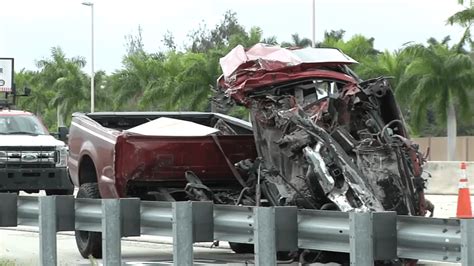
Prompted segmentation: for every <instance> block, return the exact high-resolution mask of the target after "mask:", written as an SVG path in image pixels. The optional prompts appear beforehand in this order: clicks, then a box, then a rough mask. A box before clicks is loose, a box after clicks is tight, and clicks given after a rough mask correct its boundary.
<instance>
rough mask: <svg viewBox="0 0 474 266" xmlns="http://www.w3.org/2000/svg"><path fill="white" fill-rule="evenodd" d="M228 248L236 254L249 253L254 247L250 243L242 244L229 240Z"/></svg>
mask: <svg viewBox="0 0 474 266" xmlns="http://www.w3.org/2000/svg"><path fill="white" fill-rule="evenodd" d="M229 246H230V249H232V251H234V252H235V253H237V254H251V253H253V252H254V247H253V245H252V244H242V243H235V242H229Z"/></svg>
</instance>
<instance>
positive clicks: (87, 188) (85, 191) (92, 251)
mask: <svg viewBox="0 0 474 266" xmlns="http://www.w3.org/2000/svg"><path fill="white" fill-rule="evenodd" d="M76 198H86V199H100V192H99V186H98V185H97V183H85V184H82V185H81V186H80V187H79V191H78V192H77V196H76ZM74 235H75V238H76V245H77V249H78V250H79V253H81V255H82V257H84V258H86V259H87V258H89V257H90V256H92V257H94V258H97V259H100V258H102V233H98V232H89V231H79V230H76V231H75V234H74Z"/></svg>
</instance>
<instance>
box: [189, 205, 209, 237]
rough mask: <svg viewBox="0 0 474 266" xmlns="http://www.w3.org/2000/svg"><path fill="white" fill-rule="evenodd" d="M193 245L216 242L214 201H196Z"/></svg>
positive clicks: (194, 206)
mask: <svg viewBox="0 0 474 266" xmlns="http://www.w3.org/2000/svg"><path fill="white" fill-rule="evenodd" d="M192 208H193V243H196V242H212V241H214V205H213V203H212V201H194V202H192Z"/></svg>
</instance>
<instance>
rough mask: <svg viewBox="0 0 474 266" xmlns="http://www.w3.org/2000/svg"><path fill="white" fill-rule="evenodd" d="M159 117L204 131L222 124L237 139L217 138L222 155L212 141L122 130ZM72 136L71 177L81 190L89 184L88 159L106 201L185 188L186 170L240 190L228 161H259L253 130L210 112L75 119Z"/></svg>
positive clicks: (211, 182)
mask: <svg viewBox="0 0 474 266" xmlns="http://www.w3.org/2000/svg"><path fill="white" fill-rule="evenodd" d="M158 117H172V118H175V119H176V118H178V119H183V120H187V121H192V122H196V123H199V124H202V125H206V126H213V125H212V124H213V123H214V122H215V121H217V120H219V119H220V120H224V121H225V122H226V123H227V125H230V126H232V127H233V128H234V130H235V132H236V133H237V135H225V134H220V135H218V136H217V139H218V142H219V145H220V146H221V147H222V150H223V151H224V153H225V156H224V154H223V153H222V152H221V150H220V149H219V146H218V144H217V143H216V142H215V140H214V139H213V137H211V136H190V137H188V136H186V137H183V136H143V135H137V134H132V133H125V132H122V131H121V130H123V129H126V128H129V127H132V126H136V125H139V124H140V123H141V122H143V121H145V122H146V121H149V120H150V119H155V118H158ZM119 118H123V119H122V120H121V119H119ZM121 121H122V122H121ZM123 121H126V122H123ZM213 121H214V122H213ZM70 132H71V133H70V136H69V144H70V162H72V163H70V166H71V167H70V170H71V177H72V179H73V181H74V183H75V184H76V185H77V186H79V185H80V184H83V183H85V182H90V179H89V177H88V176H86V174H85V173H87V171H86V169H85V167H86V166H87V165H88V163H86V162H87V161H88V160H89V158H90V159H91V160H92V162H93V165H94V168H95V172H96V176H97V177H99V178H97V182H98V183H99V188H100V191H101V196H102V197H117V196H119V197H125V196H129V193H128V191H129V190H130V189H131V188H134V189H135V188H136V187H139V188H140V189H142V190H146V191H154V190H156V189H158V188H160V187H168V188H169V187H179V188H183V187H184V186H185V185H186V183H187V181H186V179H185V176H184V173H185V172H186V171H192V172H194V173H195V174H196V175H197V176H198V177H199V178H200V179H201V180H202V181H203V183H204V184H205V185H207V186H210V187H212V186H221V187H222V186H234V185H237V186H238V183H237V181H236V179H235V177H234V175H233V174H232V171H231V169H230V168H229V165H228V164H227V162H226V159H225V157H227V158H228V159H229V160H230V161H231V162H232V163H237V162H239V161H241V160H245V159H254V158H255V157H256V150H255V144H254V138H253V135H252V133H251V128H250V127H249V125H248V124H246V123H245V121H240V120H237V119H234V118H229V117H227V116H222V115H218V114H212V113H195V112H193V113H133V114H131V113H122V114H120V113H103V114H100V113H94V114H93V115H88V116H86V115H84V114H75V115H74V117H73V122H72V124H71V131H70ZM89 142H91V143H92V145H90V143H89ZM88 143H89V145H88ZM76 161H77V163H76ZM76 164H77V166H76ZM112 169H113V171H111V170H112ZM89 175H90V174H89Z"/></svg>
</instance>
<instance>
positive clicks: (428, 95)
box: [396, 39, 474, 160]
mask: <svg viewBox="0 0 474 266" xmlns="http://www.w3.org/2000/svg"><path fill="white" fill-rule="evenodd" d="M446 40H447V39H445V41H443V42H437V41H435V40H434V39H431V41H430V44H429V45H428V46H427V47H425V46H423V45H419V44H415V45H411V46H409V47H407V48H406V52H407V53H408V54H410V55H411V56H412V58H413V61H412V62H411V63H410V64H409V65H408V67H407V69H406V71H405V73H404V75H403V77H402V78H401V80H400V83H399V85H398V89H397V91H396V94H397V96H398V97H399V98H404V99H408V101H409V103H410V106H411V108H412V110H411V111H412V112H413V114H412V119H411V122H412V127H413V129H415V130H419V129H420V128H421V126H422V125H424V124H425V122H426V118H427V111H428V110H430V109H431V110H434V111H435V113H436V114H437V117H438V119H439V121H440V122H442V123H447V133H448V145H447V155H448V160H454V155H455V148H456V134H457V133H456V131H457V126H456V118H457V116H459V115H461V116H464V117H466V116H468V114H469V111H470V110H469V105H470V101H469V96H468V95H469V90H472V88H473V84H474V83H473V82H474V71H473V62H472V60H471V58H470V57H469V56H468V55H466V54H463V53H460V52H459V47H458V46H457V45H455V46H453V47H449V46H448V44H447V41H446ZM408 95H409V97H408Z"/></svg>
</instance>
